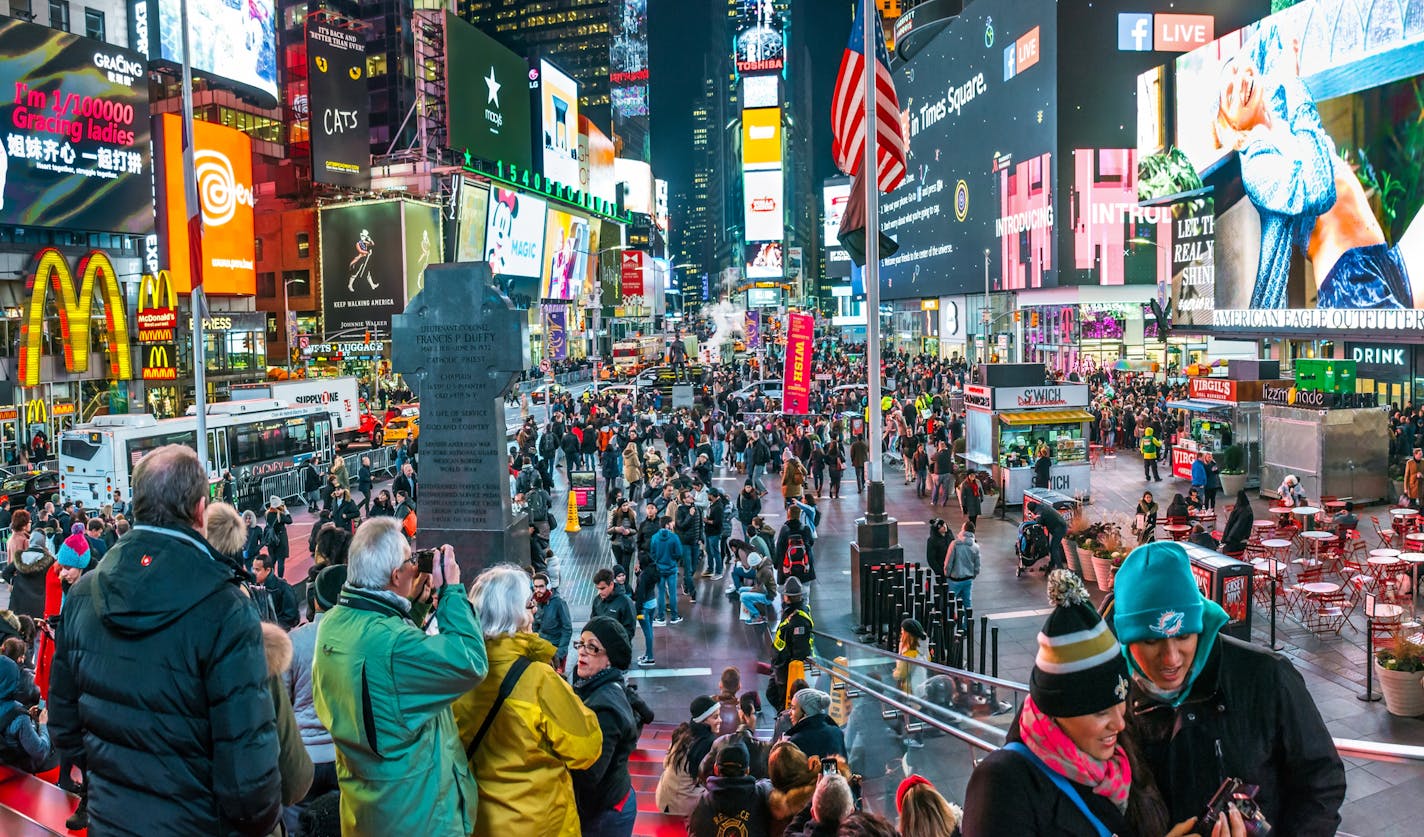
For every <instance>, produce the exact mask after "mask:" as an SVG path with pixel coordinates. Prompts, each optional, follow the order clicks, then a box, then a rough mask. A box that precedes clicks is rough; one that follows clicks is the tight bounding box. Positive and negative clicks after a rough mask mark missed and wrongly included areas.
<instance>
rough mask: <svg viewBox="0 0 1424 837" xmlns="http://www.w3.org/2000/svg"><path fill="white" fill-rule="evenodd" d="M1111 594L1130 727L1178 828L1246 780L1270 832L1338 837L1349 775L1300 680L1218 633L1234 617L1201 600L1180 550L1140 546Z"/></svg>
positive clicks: (1264, 654) (1279, 660) (1281, 663)
mask: <svg viewBox="0 0 1424 837" xmlns="http://www.w3.org/2000/svg"><path fill="white" fill-rule="evenodd" d="M1115 587H1116V590H1115V593H1116V599H1115V602H1114V605H1113V621H1114V626H1115V627H1116V630H1117V636H1118V640H1119V641H1120V642H1121V643H1122V645H1123V648H1124V654H1125V656H1126V657H1127V663H1128V669H1129V670H1130V671H1131V673H1132V687H1131V689H1130V692H1129V696H1128V699H1127V700H1128V712H1127V724H1128V726H1129V727H1130V728H1131V730H1132V733H1133V737H1134V738H1135V739H1136V740H1137V741H1138V743H1139V744H1140V745H1141V747H1142V751H1143V755H1144V757H1145V758H1146V760H1147V762H1148V764H1149V765H1150V767H1151V768H1152V774H1153V776H1154V777H1156V780H1157V787H1158V788H1160V789H1161V791H1162V794H1163V796H1164V798H1165V800H1166V803H1167V807H1168V810H1169V813H1170V821H1171V822H1181V821H1182V820H1185V819H1188V818H1190V817H1194V816H1197V815H1200V814H1202V813H1204V812H1205V810H1206V808H1207V804H1208V803H1209V802H1210V801H1211V800H1212V799H1213V798H1214V797H1215V796H1216V792H1217V790H1218V788H1220V787H1221V786H1222V784H1223V783H1224V782H1226V781H1227V780H1229V779H1239V780H1240V781H1242V782H1245V783H1247V784H1251V785H1256V786H1258V787H1259V791H1257V793H1256V795H1255V803H1256V805H1257V807H1258V808H1259V810H1260V813H1261V814H1262V816H1264V818H1265V820H1266V821H1267V822H1269V823H1270V824H1271V826H1272V827H1273V829H1274V832H1273V833H1276V834H1291V835H1296V837H1327V836H1328V835H1332V834H1334V833H1335V830H1336V828H1337V827H1338V826H1339V825H1340V813H1339V812H1340V805H1341V803H1342V802H1344V800H1345V768H1344V765H1343V764H1342V763H1341V761H1340V755H1339V753H1338V752H1336V750H1335V745H1334V742H1333V741H1332V740H1331V738H1330V733H1329V732H1328V731H1327V730H1326V728H1325V723H1324V721H1322V720H1321V718H1320V712H1319V711H1318V710H1317V709H1316V708H1315V702H1314V701H1313V700H1312V699H1311V697H1310V692H1309V691H1308V690H1307V689H1306V686H1305V681H1304V680H1303V679H1302V678H1301V676H1300V674H1299V673H1298V672H1297V671H1296V670H1295V669H1294V668H1293V667H1292V666H1291V664H1290V663H1289V662H1288V661H1287V660H1286V659H1285V658H1284V657H1280V656H1278V655H1276V654H1273V653H1271V652H1270V651H1268V650H1266V649H1263V648H1259V647H1257V646H1255V645H1251V644H1249V643H1246V642H1242V641H1240V640H1237V639H1235V638H1232V637H1228V636H1222V635H1221V633H1220V632H1221V629H1222V628H1223V627H1225V626H1226V623H1227V620H1228V617H1227V615H1226V612H1225V611H1224V610H1222V609H1221V606H1220V605H1218V604H1217V603H1216V602H1214V601H1211V600H1210V599H1207V598H1205V597H1204V596H1202V595H1201V593H1200V591H1199V590H1198V589H1197V583H1196V579H1195V578H1194V577H1193V576H1192V568H1191V561H1190V560H1189V559H1188V557H1187V553H1186V551H1185V550H1183V549H1182V547H1181V546H1180V545H1179V544H1176V543H1172V542H1157V543H1149V544H1144V545H1143V546H1139V547H1138V548H1136V549H1134V550H1133V551H1132V554H1131V555H1129V556H1128V557H1127V561H1126V562H1125V563H1124V564H1123V566H1122V569H1121V570H1119V571H1118V574H1117V579H1116V582H1115Z"/></svg>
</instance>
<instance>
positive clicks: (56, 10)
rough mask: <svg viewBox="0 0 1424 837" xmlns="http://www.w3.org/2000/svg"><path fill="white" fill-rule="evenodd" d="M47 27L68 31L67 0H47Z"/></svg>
mask: <svg viewBox="0 0 1424 837" xmlns="http://www.w3.org/2000/svg"><path fill="white" fill-rule="evenodd" d="M49 25H50V28H51V29H63V30H64V31H66V32H68V31H69V0H49Z"/></svg>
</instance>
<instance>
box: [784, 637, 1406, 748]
mask: <svg viewBox="0 0 1424 837" xmlns="http://www.w3.org/2000/svg"><path fill="white" fill-rule="evenodd" d="M814 633H815V634H816V635H818V636H820V637H821V638H823V639H827V640H830V641H832V642H835V643H838V644H840V645H844V646H849V647H852V648H856V649H860V650H863V651H869V652H871V653H872V654H875V655H877V656H880V657H883V658H885V660H886V661H887V662H888V661H890V660H895V661H904V662H908V663H915V664H917V665H922V666H924V667H925V668H928V669H931V670H933V671H936V672H938V673H940V674H947V675H950V676H952V677H958V678H964V679H967V680H976V681H978V682H981V683H984V684H985V685H989V686H994V687H996V688H1001V689H1009V690H1011V691H1017V692H1022V693H1024V694H1027V693H1028V685H1027V684H1025V683H1015V682H1013V681H1010V680H1000V679H999V678H997V677H986V676H984V675H980V674H974V673H973V672H968V671H961V670H959V669H955V668H949V667H948V666H942V665H939V664H938V663H931V662H929V661H927V660H920V659H916V658H914V657H902V656H900V655H899V654H896V653H894V652H892V651H886V650H885V649H883V648H877V647H875V646H873V645H865V644H864V643H860V642H854V641H851V640H846V639H841V638H839V637H836V636H832V635H831V634H827V633H825V632H824V631H814ZM812 662H813V663H814V664H815V665H816V666H817V667H819V668H823V669H826V670H827V671H835V672H836V674H835V676H836V677H839V678H841V679H843V680H845V681H846V682H848V683H850V684H851V685H853V686H855V687H856V688H857V689H860V690H861V691H862V692H865V693H867V694H869V695H871V696H872V697H874V698H875V699H876V700H879V701H880V702H882V703H885V704H887V705H889V706H893V707H894V708H896V709H898V710H900V711H901V712H904V713H905V714H907V715H912V716H914V717H915V718H918V719H919V720H921V721H924V722H925V723H927V724H929V725H930V726H932V727H934V728H935V729H937V730H939V731H941V732H944V733H946V734H948V735H952V736H954V737H955V738H958V739H960V740H962V741H964V742H966V743H968V744H971V745H973V746H976V747H980V748H981V749H986V750H994V749H998V747H999V745H997V744H990V743H989V742H987V741H984V740H983V739H980V738H977V737H975V736H972V735H970V734H969V733H966V732H964V731H963V730H960V729H958V728H956V727H953V726H949V725H947V724H945V723H944V722H943V721H940V720H938V719H936V718H933V717H931V716H928V715H926V714H925V713H924V712H922V711H920V710H918V709H915V708H913V707H909V706H906V705H905V704H904V703H903V702H901V701H898V700H896V699H895V698H893V697H891V696H889V695H887V694H885V693H884V691H883V690H884V689H887V688H889V687H888V686H886V684H884V683H877V682H875V681H873V680H870V679H868V678H861V677H859V676H858V675H854V674H853V673H851V672H850V670H849V669H848V668H846V667H845V666H841V665H839V664H837V663H835V662H834V661H830V660H825V659H824V658H822V657H813V658H812ZM896 691H897V692H898V691H899V690H896ZM899 693H900V694H903V692H899ZM935 708H936V709H939V708H941V707H938V706H936V707H935ZM950 714H954V715H957V714H958V713H950ZM968 720H971V721H973V720H974V719H972V718H971V719H968ZM974 722H975V723H978V724H982V722H979V721H974ZM1331 740H1332V741H1333V743H1334V744H1335V751H1336V752H1338V753H1339V754H1340V756H1341V757H1342V758H1351V759H1361V760H1364V761H1379V762H1391V763H1395V764H1424V747H1421V746H1416V745H1413V744H1395V743H1392V742H1389V741H1364V740H1361V739H1358V738H1332V739H1331Z"/></svg>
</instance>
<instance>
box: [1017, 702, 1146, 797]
mask: <svg viewBox="0 0 1424 837" xmlns="http://www.w3.org/2000/svg"><path fill="white" fill-rule="evenodd" d="M1019 737H1020V738H1021V739H1023V743H1024V746H1026V747H1028V748H1029V750H1031V751H1032V752H1033V754H1034V755H1036V756H1038V757H1039V758H1040V759H1042V760H1043V763H1044V764H1046V765H1048V767H1049V769H1050V770H1052V771H1053V772H1055V773H1057V774H1059V775H1060V776H1062V777H1064V778H1065V779H1067V780H1069V781H1070V782H1077V783H1078V784H1080V785H1086V786H1087V787H1090V788H1092V789H1093V793H1096V794H1098V795H1099V796H1106V797H1107V798H1108V799H1111V800H1112V802H1113V804H1114V805H1116V806H1117V809H1118V810H1119V811H1126V810H1127V794H1128V791H1129V790H1131V788H1132V768H1131V767H1130V766H1129V765H1128V762H1127V753H1126V752H1125V751H1124V750H1123V749H1122V745H1121V744H1119V745H1118V746H1117V748H1116V749H1115V750H1114V751H1113V755H1112V758H1110V759H1108V760H1107V761H1098V760H1097V759H1095V758H1093V757H1092V756H1090V755H1088V754H1087V753H1085V752H1083V751H1082V750H1080V749H1078V745H1076V744H1074V743H1073V739H1071V738H1069V737H1068V733H1066V732H1064V731H1063V728H1062V727H1060V726H1058V724H1056V723H1054V722H1053V719H1052V718H1050V717H1048V716H1047V715H1045V714H1043V712H1042V711H1040V710H1039V708H1038V705H1037V704H1035V703H1034V702H1033V698H1032V697H1029V698H1025V699H1024V706H1023V712H1022V713H1021V714H1020V715H1019Z"/></svg>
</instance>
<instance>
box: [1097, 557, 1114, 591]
mask: <svg viewBox="0 0 1424 837" xmlns="http://www.w3.org/2000/svg"><path fill="white" fill-rule="evenodd" d="M1093 574H1094V575H1095V576H1096V577H1097V581H1098V589H1099V590H1101V591H1103V592H1104V593H1106V592H1108V591H1110V590H1112V589H1113V565H1112V559H1111V558H1099V557H1098V556H1096V555H1094V556H1093Z"/></svg>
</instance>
